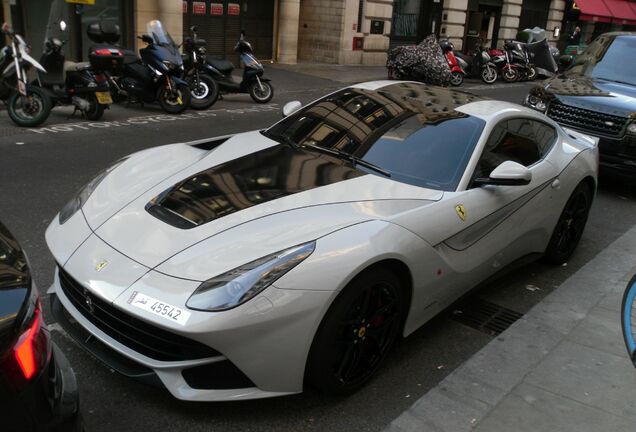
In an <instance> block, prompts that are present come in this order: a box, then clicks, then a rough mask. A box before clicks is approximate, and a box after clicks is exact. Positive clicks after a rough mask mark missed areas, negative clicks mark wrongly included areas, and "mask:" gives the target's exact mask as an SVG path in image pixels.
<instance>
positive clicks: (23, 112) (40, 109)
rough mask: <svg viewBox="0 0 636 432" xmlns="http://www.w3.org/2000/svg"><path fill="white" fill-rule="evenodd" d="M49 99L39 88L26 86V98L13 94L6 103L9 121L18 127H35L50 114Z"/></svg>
mask: <svg viewBox="0 0 636 432" xmlns="http://www.w3.org/2000/svg"><path fill="white" fill-rule="evenodd" d="M52 108H53V107H52V102H51V98H49V97H48V96H47V95H46V93H44V91H43V90H42V89H41V88H39V87H34V86H30V85H27V86H26V96H23V95H21V94H20V93H19V92H17V91H16V92H14V93H13V94H12V95H11V96H10V97H9V100H8V102H7V111H8V113H9V117H11V120H13V122H14V123H15V124H17V125H18V126H23V127H35V126H38V125H40V124H42V123H44V122H45V121H46V119H47V118H48V117H49V114H51V109H52Z"/></svg>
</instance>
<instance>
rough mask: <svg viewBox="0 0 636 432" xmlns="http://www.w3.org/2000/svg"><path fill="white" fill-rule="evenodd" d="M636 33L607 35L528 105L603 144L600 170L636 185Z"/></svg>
mask: <svg viewBox="0 0 636 432" xmlns="http://www.w3.org/2000/svg"><path fill="white" fill-rule="evenodd" d="M634 59H636V33H605V34H603V35H601V36H599V37H598V38H596V40H594V42H593V43H592V44H590V45H589V46H588V47H587V49H586V50H585V52H583V54H581V55H580V56H578V57H577V58H576V59H575V61H574V63H573V64H572V66H571V67H570V68H569V69H568V70H567V71H565V72H564V73H563V74H561V75H558V76H556V77H554V78H552V79H549V80H547V81H545V82H544V83H543V84H542V85H539V86H535V87H534V88H532V89H531V90H530V92H529V93H528V96H527V97H526V100H525V105H526V106H529V107H531V108H534V109H536V110H538V111H541V112H544V113H546V114H547V115H548V117H550V118H551V119H553V120H555V121H556V122H558V123H559V124H561V125H562V126H565V127H568V128H572V129H576V130H578V131H581V132H584V133H586V134H588V135H592V136H595V137H598V138H599V150H600V155H601V160H600V164H601V168H602V169H603V170H605V171H607V170H610V171H611V172H613V173H617V174H624V175H628V176H630V177H632V178H634V179H636V69H635V66H636V63H634Z"/></svg>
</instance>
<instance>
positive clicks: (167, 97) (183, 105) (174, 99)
mask: <svg viewBox="0 0 636 432" xmlns="http://www.w3.org/2000/svg"><path fill="white" fill-rule="evenodd" d="M173 85H174V83H173ZM191 99H192V95H191V93H190V88H189V87H188V86H187V85H185V84H179V85H177V87H176V89H175V90H174V91H171V90H170V89H169V88H168V87H167V86H164V87H161V88H160V89H159V92H158V94H157V100H158V101H159V105H160V106H161V108H162V109H163V110H164V111H165V112H167V113H168V114H181V113H182V112H184V111H185V110H186V109H187V108H188V107H189V106H190V101H191Z"/></svg>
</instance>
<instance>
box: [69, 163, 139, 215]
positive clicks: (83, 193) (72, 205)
mask: <svg viewBox="0 0 636 432" xmlns="http://www.w3.org/2000/svg"><path fill="white" fill-rule="evenodd" d="M126 159H127V158H124V159H120V160H118V161H117V162H115V163H114V164H113V165H111V166H110V167H109V168H106V169H105V170H104V171H102V172H100V173H99V174H97V176H95V178H94V179H93V180H91V181H90V182H88V184H87V185H86V186H84V187H83V188H82V189H80V191H79V192H78V193H77V195H75V196H74V197H73V199H72V200H70V201H69V202H67V203H66V205H65V206H64V207H63V208H62V210H61V211H60V214H59V216H58V219H59V221H60V225H63V224H64V222H66V221H67V220H69V219H70V218H71V216H73V215H74V214H75V213H77V211H78V210H79V209H81V208H82V206H83V205H84V203H85V202H86V201H87V200H88V198H89V197H90V196H91V194H92V193H93V191H94V190H95V188H97V186H98V185H99V184H100V183H101V182H102V180H104V178H105V177H106V176H107V175H108V174H110V172H111V171H113V170H114V169H115V168H117V167H118V166H119V165H120V164H121V163H123V162H124V161H125V160H126Z"/></svg>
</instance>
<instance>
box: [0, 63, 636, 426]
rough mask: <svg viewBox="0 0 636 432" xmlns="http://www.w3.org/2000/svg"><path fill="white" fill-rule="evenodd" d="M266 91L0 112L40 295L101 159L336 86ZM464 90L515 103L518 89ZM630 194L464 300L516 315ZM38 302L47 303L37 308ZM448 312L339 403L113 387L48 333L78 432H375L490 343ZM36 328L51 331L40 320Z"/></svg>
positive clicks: (2, 161)
mask: <svg viewBox="0 0 636 432" xmlns="http://www.w3.org/2000/svg"><path fill="white" fill-rule="evenodd" d="M269 74H270V76H271V77H272V79H273V83H274V85H275V86H276V96H275V98H274V103H271V104H268V105H265V106H257V105H255V104H253V103H251V102H250V100H249V97H248V96H246V95H235V96H228V97H227V98H226V99H225V100H223V101H220V102H218V103H217V104H216V105H214V107H213V109H211V110H210V111H207V112H204V113H197V112H189V114H188V115H187V116H181V117H173V116H166V115H163V114H162V113H161V112H160V111H159V110H158V108H156V107H152V106H149V107H146V108H144V109H141V108H140V107H129V108H123V107H114V108H113V109H111V110H110V111H108V112H107V113H106V115H105V117H104V121H102V122H92V123H91V122H85V121H83V120H81V119H79V118H77V117H76V118H68V116H69V114H70V111H68V110H59V109H58V110H56V111H55V112H54V114H53V115H52V116H51V118H50V119H49V121H48V122H47V123H46V124H45V125H44V127H43V128H39V129H35V130H24V129H18V128H15V127H13V126H12V125H10V121H9V119H8V117H7V115H6V112H0V155H1V156H0V180H1V182H0V184H1V185H2V187H1V188H0V202H1V203H2V205H1V206H0V220H2V221H4V222H5V223H6V224H7V225H8V226H9V227H10V229H12V230H13V232H14V233H15V234H16V236H17V237H18V239H19V240H20V241H21V242H22V244H23V245H24V246H25V248H26V249H27V251H28V253H29V256H30V259H31V262H32V265H33V269H34V271H35V274H36V282H37V283H38V285H39V286H40V290H41V291H42V292H43V291H44V290H45V289H46V287H48V286H49V285H50V283H51V281H52V274H53V268H54V263H53V260H52V259H51V257H50V256H49V254H48V251H47V249H46V245H45V243H44V230H45V229H46V226H47V225H48V223H49V221H50V220H51V219H52V218H53V217H54V216H55V214H56V213H57V211H58V210H59V209H60V208H61V207H62V206H63V205H64V204H65V203H66V201H67V200H68V199H69V198H70V197H71V196H72V194H73V193H74V192H75V191H76V190H77V189H79V188H80V187H81V186H82V185H83V184H85V183H86V182H87V181H88V180H89V179H90V178H91V177H92V176H93V175H94V174H95V173H96V172H98V171H99V170H100V169H102V168H104V167H106V166H108V165H109V164H110V163H111V162H112V161H114V160H116V159H118V158H120V157H122V156H124V155H126V154H129V153H131V152H133V151H137V150H141V149H144V148H148V147H152V146H157V145H162V144H167V143H173V142H180V141H188V140H192V139H199V138H204V137H208V136H216V135H222V134H228V133H234V132H239V131H245V130H250V129H256V128H261V127H265V126H267V125H269V124H271V123H272V122H274V121H275V120H276V119H278V118H279V113H278V112H279V109H280V106H281V105H282V104H283V103H284V102H286V101H288V100H293V99H298V100H300V101H301V102H308V101H310V100H313V99H315V98H316V97H318V96H320V95H322V94H324V93H326V92H329V91H332V90H336V89H338V88H340V87H341V86H342V85H341V84H339V83H338V82H335V81H330V80H325V79H320V78H315V77H311V76H308V75H302V74H297V73H293V72H289V71H284V70H277V69H272V70H270V71H269ZM465 88H466V89H469V90H471V91H474V92H476V93H479V94H482V95H488V96H490V97H493V98H499V99H504V100H509V101H513V102H519V101H521V99H522V98H523V96H524V95H525V93H526V92H527V88H528V86H527V85H525V84H513V85H506V84H497V85H495V86H492V87H486V86H483V85H481V84H480V83H477V82H473V83H466V85H465ZM635 212H636V192H634V191H633V190H630V189H629V188H628V187H624V186H621V185H620V184H617V183H612V182H609V181H604V182H603V184H602V185H601V188H600V191H599V195H598V197H597V200H596V202H595V204H594V207H593V210H592V213H591V216H590V221H589V225H588V229H587V230H586V232H585V235H584V237H583V239H582V242H581V246H580V248H579V250H578V252H577V253H576V255H575V256H574V257H573V259H572V260H571V261H570V262H569V263H568V265H567V266H564V267H557V268H555V267H550V266H546V265H543V264H540V263H535V264H530V265H527V266H525V267H523V268H521V269H518V270H517V271H515V272H514V274H511V275H509V276H507V277H503V278H501V279H499V280H498V281H496V282H493V283H490V284H488V285H487V286H485V287H484V288H483V289H481V290H479V291H478V292H477V293H475V295H474V297H473V298H484V299H487V300H489V301H491V302H494V303H496V304H499V305H502V306H505V307H508V308H510V309H513V310H515V311H518V312H521V313H523V312H525V311H527V310H528V309H530V308H531V307H532V305H534V304H536V303H537V302H538V301H539V300H540V299H542V298H543V297H544V296H545V295H547V294H548V293H549V292H550V291H551V290H552V289H553V288H554V287H555V286H557V285H559V283H560V282H562V281H563V280H564V279H565V278H566V277H567V276H568V275H570V274H571V273H573V272H574V271H575V270H576V269H578V268H580V267H581V266H582V265H583V264H584V263H586V262H587V261H588V260H590V259H591V258H592V257H594V256H595V255H596V254H597V253H598V252H599V251H601V250H602V249H604V248H605V247H606V246H607V245H608V244H609V243H610V242H611V241H613V240H614V239H615V238H617V237H618V236H620V235H621V234H622V233H624V232H625V231H627V230H628V229H629V228H630V227H631V226H632V225H633V224H634V222H635V218H634V216H633V215H634V214H635ZM44 303H45V305H46V304H47V302H46V299H45V301H44ZM453 309H454V308H451V309H450V310H449V311H448V313H446V314H442V315H440V316H439V317H438V318H436V319H434V320H433V321H432V322H430V323H429V324H427V325H426V326H425V327H424V328H422V329H420V330H419V331H417V332H416V333H415V334H413V335H412V336H410V337H409V338H408V339H406V340H404V341H402V343H400V344H399V345H398V346H397V347H396V350H395V352H394V353H393V355H392V356H391V358H390V360H389V362H388V363H387V365H386V368H385V369H384V370H383V371H382V373H381V374H380V375H379V376H378V377H377V379H375V380H374V381H373V382H372V383H371V384H370V385H369V386H367V387H366V388H364V389H363V390H361V391H360V392H359V393H357V394H355V395H353V396H350V397H348V398H326V397H323V396H321V395H319V394H316V393H315V392H312V391H311V390H310V391H308V392H306V393H305V394H302V395H298V396H292V397H285V398H277V399H270V400H262V401H253V402H242V403H216V404H207V403H206V404H202V403H185V402H180V401H177V400H175V399H173V398H172V397H171V396H170V395H169V394H168V393H167V392H165V391H162V390H159V389H155V388H151V387H146V386H144V385H142V384H139V383H137V382H134V381H131V380H129V379H126V378H124V377H121V376H119V375H117V374H115V373H113V372H111V371H109V370H108V369H106V368H105V367H104V366H102V365H101V364H100V363H98V362H97V361H95V360H93V359H92V358H91V357H90V356H89V355H87V354H85V353H84V352H83V351H81V350H80V349H79V348H78V347H77V346H76V345H75V344H74V343H73V342H72V341H70V340H68V339H67V338H66V337H65V336H64V334H63V333H62V332H60V331H59V330H58V328H57V327H56V326H55V325H54V324H53V326H52V329H53V335H54V338H55V340H56V341H57V342H58V343H59V345H60V346H61V347H62V349H64V351H65V352H66V353H67V355H68V357H69V359H70V360H71V362H72V364H73V365H74V368H75V370H76V372H77V375H78V379H79V383H80V390H81V397H82V411H83V413H84V416H85V419H86V423H87V426H88V427H87V430H88V431H109V432H110V431H113V430H116V431H134V430H151V429H152V430H155V431H168V430H175V429H177V428H178V429H180V430H188V431H199V430H201V431H203V430H205V431H210V430H224V431H239V430H240V431H250V430H254V431H256V430H258V431H276V430H305V429H306V430H316V431H323V430H329V431H332V432H335V431H351V430H356V431H357V430H369V431H377V430H381V429H382V428H383V427H385V426H386V425H387V424H388V423H389V422H390V421H391V420H392V419H393V418H395V417H397V416H398V415H399V414H400V413H401V412H402V411H403V410H404V409H406V408H407V407H408V406H409V405H410V404H411V403H412V401H413V400H415V399H416V398H418V397H419V396H421V395H422V394H424V393H425V392H426V391H427V390H428V389H430V388H431V387H433V386H435V385H436V384H437V383H438V382H439V381H440V380H441V379H443V378H444V377H445V376H446V375H447V374H448V373H449V372H450V371H452V370H453V369H454V368H455V367H457V366H458V365H460V364H461V363H462V362H464V361H465V360H466V359H468V358H469V357H470V356H471V354H472V353H474V352H475V351H477V350H478V349H480V348H481V347H482V346H483V345H485V344H486V343H487V342H488V341H490V340H491V338H492V336H491V335H489V334H486V333H483V332H480V331H477V330H474V329H473V328H471V327H467V326H465V325H462V324H459V323H458V322H456V321H455V320H453V319H452V317H453ZM47 321H48V322H49V323H53V322H52V319H51V318H50V315H47Z"/></svg>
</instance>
